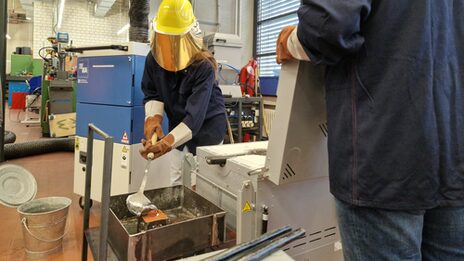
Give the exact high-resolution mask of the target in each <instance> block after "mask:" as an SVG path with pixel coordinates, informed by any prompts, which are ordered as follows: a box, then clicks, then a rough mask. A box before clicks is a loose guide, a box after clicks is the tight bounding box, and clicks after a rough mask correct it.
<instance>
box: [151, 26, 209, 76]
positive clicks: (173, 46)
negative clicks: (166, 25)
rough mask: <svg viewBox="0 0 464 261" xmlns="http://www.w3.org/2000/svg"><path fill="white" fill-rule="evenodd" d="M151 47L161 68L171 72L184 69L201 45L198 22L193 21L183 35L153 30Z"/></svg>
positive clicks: (200, 48) (201, 39)
mask: <svg viewBox="0 0 464 261" xmlns="http://www.w3.org/2000/svg"><path fill="white" fill-rule="evenodd" d="M153 47H154V49H153V51H154V58H155V60H156V62H157V63H158V64H159V65H160V66H161V67H162V68H163V69H165V70H167V71H171V72H177V71H181V70H184V69H185V68H187V67H188V66H189V65H190V64H191V63H192V58H193V57H194V56H195V55H196V54H197V53H199V52H201V50H202V47H203V38H202V37H201V30H200V27H199V25H198V22H195V23H194V25H193V26H192V28H191V29H190V31H188V32H187V33H185V34H183V35H169V34H162V33H158V32H155V35H154V43H153Z"/></svg>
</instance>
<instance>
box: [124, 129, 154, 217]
mask: <svg viewBox="0 0 464 261" xmlns="http://www.w3.org/2000/svg"><path fill="white" fill-rule="evenodd" d="M157 141H158V136H157V135H156V133H155V134H153V136H152V137H151V142H152V144H155V143H156V142H157ZM154 158H155V154H153V153H152V152H150V153H148V155H147V159H148V161H147V166H146V167H145V173H144V176H143V180H142V184H140V188H139V191H137V193H134V194H132V195H129V196H128V197H127V199H126V205H127V209H129V211H130V212H131V213H132V214H134V215H137V216H138V217H140V216H141V215H142V214H144V213H146V212H148V211H150V210H157V209H158V208H157V207H156V206H155V204H153V203H152V202H151V201H150V200H149V199H148V198H147V197H146V196H145V194H143V192H144V191H145V185H146V184H147V177H148V169H149V167H150V163H151V161H152V160H153V159H154Z"/></svg>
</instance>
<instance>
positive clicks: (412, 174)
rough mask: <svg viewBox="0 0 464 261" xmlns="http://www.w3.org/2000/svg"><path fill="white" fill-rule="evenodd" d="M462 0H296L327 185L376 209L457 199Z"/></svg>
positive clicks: (463, 98) (462, 202)
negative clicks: (321, 71)
mask: <svg viewBox="0 0 464 261" xmlns="http://www.w3.org/2000/svg"><path fill="white" fill-rule="evenodd" d="M463 12H464V0H439V1H438V0H401V1H395V0H376V1H374V0H330V1H329V0H324V1H320V0H303V1H302V6H301V8H300V9H299V11H298V15H299V19H300V23H299V27H298V32H297V35H298V38H299V40H300V42H301V43H302V45H303V47H304V49H305V51H306V53H307V54H308V56H309V57H310V59H311V60H312V61H313V62H314V63H316V64H323V65H327V69H326V93H327V94H326V95H327V112H328V127H329V140H328V149H329V165H330V166H329V169H330V186H331V192H332V193H333V194H334V195H335V197H336V198H338V199H340V200H342V201H345V202H348V203H351V204H354V205H357V206H368V207H378V208H386V209H411V210H413V209H427V208H434V207H437V206H464V15H463Z"/></svg>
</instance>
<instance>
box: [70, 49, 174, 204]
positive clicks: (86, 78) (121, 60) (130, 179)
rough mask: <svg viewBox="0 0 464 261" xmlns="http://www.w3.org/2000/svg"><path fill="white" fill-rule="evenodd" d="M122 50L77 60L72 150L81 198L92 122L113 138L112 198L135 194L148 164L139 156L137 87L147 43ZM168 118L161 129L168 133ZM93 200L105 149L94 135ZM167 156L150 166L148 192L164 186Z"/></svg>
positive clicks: (140, 94) (139, 92)
mask: <svg viewBox="0 0 464 261" xmlns="http://www.w3.org/2000/svg"><path fill="white" fill-rule="evenodd" d="M128 45H129V50H128V51H127V52H125V51H96V52H89V53H84V55H83V56H79V58H78V61H77V66H78V68H77V69H78V73H77V90H76V92H77V94H76V151H75V156H74V192H75V193H76V194H79V195H83V193H84V184H85V171H84V169H85V168H84V167H85V161H86V153H87V148H86V141H87V133H88V129H87V128H88V124H89V123H93V124H94V125H95V126H97V127H98V128H100V129H101V130H103V131H105V132H106V133H108V134H109V135H110V136H112V137H113V140H114V144H113V165H112V177H113V178H112V182H111V183H112V184H111V194H112V195H118V194H123V193H130V192H135V191H136V190H137V189H138V187H139V186H140V182H141V180H142V178H143V168H144V166H145V165H146V160H145V159H143V158H142V157H141V156H140V153H139V150H140V149H141V148H142V145H141V140H142V138H143V137H144V133H143V125H144V121H145V109H144V106H143V97H144V95H143V92H142V88H141V82H142V76H143V72H144V67H145V58H146V54H148V52H149V50H150V47H149V45H148V44H140V43H128ZM167 123H168V121H167V119H166V120H164V121H163V129H164V131H165V132H167ZM95 139H96V140H95V145H94V148H93V155H94V158H95V160H94V161H95V162H94V165H93V167H92V184H95V186H93V185H92V191H91V198H92V199H94V200H98V201H99V200H100V197H101V187H99V184H101V177H102V172H103V166H102V164H101V162H100V158H101V157H102V154H103V151H104V148H103V140H102V137H99V136H98V135H97V136H95ZM169 164H170V161H169V157H164V158H163V157H161V158H160V159H157V160H156V161H154V162H152V167H151V168H150V169H151V170H150V173H151V171H152V170H153V172H155V171H157V172H158V174H155V173H153V174H151V175H150V176H149V178H148V182H147V189H153V188H157V187H162V186H168V185H169V180H168V177H167V178H166V181H160V178H161V180H162V177H160V175H159V173H168V172H169Z"/></svg>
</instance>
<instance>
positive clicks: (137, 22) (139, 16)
mask: <svg viewBox="0 0 464 261" xmlns="http://www.w3.org/2000/svg"><path fill="white" fill-rule="evenodd" d="M149 12H150V1H149V0H131V1H130V8H129V21H130V28H129V41H131V42H140V43H147V42H148V13H149Z"/></svg>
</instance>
